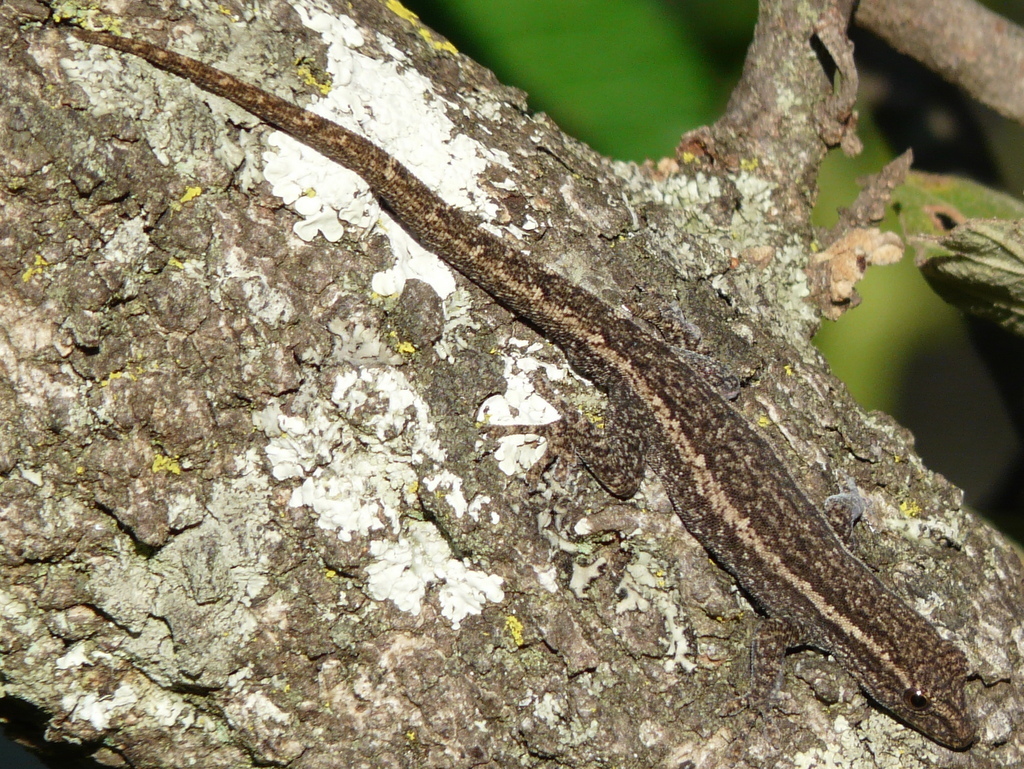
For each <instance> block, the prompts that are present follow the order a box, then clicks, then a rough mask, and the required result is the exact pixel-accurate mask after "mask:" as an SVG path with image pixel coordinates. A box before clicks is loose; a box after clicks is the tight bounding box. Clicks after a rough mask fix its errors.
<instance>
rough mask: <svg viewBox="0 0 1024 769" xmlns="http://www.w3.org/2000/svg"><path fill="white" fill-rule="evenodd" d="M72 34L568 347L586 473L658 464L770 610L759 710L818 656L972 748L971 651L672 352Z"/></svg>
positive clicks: (756, 678)
mask: <svg viewBox="0 0 1024 769" xmlns="http://www.w3.org/2000/svg"><path fill="white" fill-rule="evenodd" d="M74 34H75V35H76V36H77V37H79V38H80V39H82V40H84V41H86V42H89V43H96V44H99V45H104V46H108V47H110V48H115V49H118V50H121V51H125V52H128V53H131V54H134V55H136V56H140V57H142V58H143V59H145V60H146V61H148V62H150V63H151V64H153V65H154V66H156V67H159V68H160V69H163V70H166V71H168V72H171V73H173V74H175V75H178V76H180V77H183V78H186V79H188V80H190V81H192V82H193V83H195V84H196V85H198V86H199V87H200V88H203V89H204V90H206V91H209V92H211V93H214V94H217V95H219V96H222V97H224V98H227V99H229V100H231V101H233V102H234V103H236V104H238V105H239V106H241V107H242V108H244V109H246V110H248V111H249V112H251V113H252V114H253V115H255V116H257V117H258V118H259V119H261V120H263V121H265V122H266V123H268V124H270V125H272V126H274V127H275V128H278V129H280V130H282V131H284V132H286V133H288V134H290V135H291V136H293V137H295V138H296V139H298V140H299V141H300V142H303V143H304V144H306V145H308V146H310V147H312V148H313V149H315V150H317V151H318V152H320V153H321V154H323V155H324V156H326V157H327V158H329V159H331V160H333V161H335V162H337V163H339V164H341V165H342V166H345V167H346V168H349V169H351V170H353V171H355V172H356V173H358V174H359V175H360V176H361V177H362V178H363V179H364V180H365V181H366V182H367V184H368V185H369V186H370V188H371V189H372V190H373V192H374V194H376V195H377V196H378V197H379V198H380V200H381V201H382V202H383V203H384V204H385V205H386V206H387V208H388V209H389V210H390V211H391V212H393V214H394V215H395V216H396V218H397V219H398V221H399V222H400V223H401V224H402V226H403V227H404V228H405V229H406V230H407V231H408V232H409V233H410V234H411V235H412V236H413V237H414V238H416V240H418V241H419V242H420V243H421V244H422V245H423V246H424V247H426V248H427V249H429V250H431V251H433V252H434V253H435V254H437V255H438V256H439V257H441V259H443V260H444V261H445V262H447V263H448V264H449V265H450V266H451V267H453V268H454V269H456V270H457V271H458V272H460V273H462V275H464V276H465V277H466V278H468V279H469V280H471V281H472V282H473V283H475V284H476V285H478V286H479V287H480V288H482V289H483V290H484V291H486V292H487V293H488V294H489V295H491V296H492V297H493V298H494V299H495V300H496V301H497V302H498V303H499V304H501V305H502V306H504V307H505V308H507V309H508V310H510V311H511V312H513V313H514V314H515V315H516V316H518V317H519V318H520V319H521V320H523V321H525V322H526V323H527V324H529V325H530V326H532V327H533V328H535V329H536V330H537V331H539V332H540V333H541V334H542V335H543V336H544V337H546V338H547V339H549V340H550V341H551V342H553V343H554V344H556V345H558V347H560V348H561V349H562V350H563V351H564V353H565V355H566V357H567V358H568V360H569V363H570V365H572V367H573V368H574V369H575V370H577V371H578V372H579V373H580V374H582V375H584V376H586V377H587V378H589V379H590V380H591V381H592V382H594V384H595V385H596V386H597V387H599V388H600V389H601V390H603V391H604V392H605V393H606V395H607V398H608V419H607V422H606V427H605V429H603V430H600V431H597V430H594V429H592V428H587V427H586V426H585V425H584V424H583V423H582V422H581V421H580V420H573V419H569V420H567V422H568V424H567V426H566V430H567V431H568V432H569V433H570V435H571V436H573V437H575V441H574V446H575V448H576V450H577V452H578V454H579V456H580V457H581V458H582V459H583V461H584V463H585V464H586V465H587V467H588V468H589V469H590V470H591V471H592V473H593V474H594V476H595V477H596V478H597V479H598V480H599V481H600V483H601V484H602V485H603V486H604V487H605V488H606V489H607V490H608V491H609V492H610V493H612V494H614V495H615V496H618V497H622V498H625V497H629V496H631V495H633V494H634V493H635V492H636V490H637V489H638V487H639V484H640V481H641V478H642V476H643V472H644V469H645V467H647V466H649V467H651V468H652V469H653V470H654V471H655V472H656V473H657V474H658V475H659V476H660V477H661V479H662V481H663V482H664V484H665V487H666V489H667V491H668V495H669V497H670V498H671V500H672V503H673V506H674V508H675V511H676V512H677V513H678V515H679V516H680V518H681V519H682V521H683V523H684V524H685V526H686V528H687V529H688V530H689V531H690V533H691V534H693V536H694V537H696V538H697V539H698V540H699V541H700V542H701V544H702V545H703V546H704V547H705V548H706V549H707V551H708V552H709V553H710V554H711V555H712V556H713V557H714V559H715V561H716V562H717V563H718V564H720V565H721V566H722V567H723V568H724V569H726V570H727V571H728V572H729V573H730V574H731V575H732V576H733V577H734V578H735V579H736V581H737V582H738V583H739V585H740V586H741V587H742V588H743V589H744V590H745V591H746V593H747V594H748V595H749V596H750V597H751V598H752V599H753V600H754V602H755V603H756V604H757V606H758V607H759V608H760V609H761V610H763V611H764V613H765V614H766V615H767V617H768V618H767V619H766V620H765V621H764V622H762V623H761V625H760V627H759V629H758V632H757V636H756V638H755V641H754V643H753V646H752V650H751V664H752V673H751V687H750V691H751V693H750V695H749V697H748V698H747V700H748V701H749V702H752V703H755V704H763V703H764V702H765V701H766V700H767V699H768V697H769V696H770V694H771V693H772V692H773V691H774V689H775V688H776V687H777V686H778V683H779V681H780V677H781V670H782V667H781V663H782V657H783V655H784V654H785V651H786V649H787V648H790V647H792V646H796V645H810V646H813V647H815V648H818V649H821V650H824V651H827V652H830V653H831V654H833V655H834V656H835V657H836V659H837V660H838V661H839V662H840V664H841V665H842V666H843V667H844V668H845V669H846V670H848V671H849V672H850V674H851V675H852V676H853V677H854V679H856V681H857V682H858V684H859V685H860V686H861V687H862V689H863V690H864V691H865V692H866V693H867V694H868V696H869V697H870V698H871V699H872V700H874V701H875V702H876V703H877V704H879V705H880V706H882V707H883V708H884V709H885V710H887V711H888V712H889V713H891V714H892V715H894V716H895V717H897V718H898V719H900V720H901V721H903V722H905V723H906V724H909V725H910V726H912V727H913V728H915V729H917V730H919V731H920V732H922V733H923V734H925V735H927V736H928V737H930V738H931V739H933V740H935V741H936V742H938V743H940V744H943V745H946V746H948V747H950V748H956V749H963V748H967V747H969V746H970V745H971V744H972V743H973V742H974V740H975V738H976V726H975V723H974V720H973V718H972V716H971V714H970V713H969V712H968V710H967V707H966V705H965V701H964V685H965V682H966V680H967V676H968V667H967V661H966V658H965V657H964V655H963V653H962V652H961V651H960V650H959V649H958V648H957V647H956V646H954V645H953V644H952V643H950V642H949V641H945V640H943V639H942V637H941V636H940V635H939V634H938V632H937V631H936V630H935V628H934V627H932V625H931V624H929V623H928V622H927V621H926V620H925V619H924V618H923V617H922V616H920V615H919V614H917V613H916V612H914V611H912V610H911V609H910V608H908V607H907V605H906V604H905V603H903V601H901V600H900V599H899V598H897V597H896V595H895V594H894V593H893V592H891V591H890V590H889V589H888V588H887V587H885V586H884V585H883V584H882V583H881V582H880V581H879V580H878V578H877V577H875V576H874V574H872V572H871V571H869V570H868V569H867V568H866V567H865V566H864V564H863V563H861V561H859V560H858V559H857V558H856V557H855V556H854V555H853V553H852V552H851V551H850V549H849V547H848V546H847V542H846V541H844V540H845V538H844V537H841V536H839V535H837V534H836V532H835V531H834V530H833V528H832V527H831V526H830V525H829V522H828V521H827V519H826V516H825V515H824V514H823V512H822V511H821V510H819V508H818V507H817V506H816V505H815V504H813V503H812V502H811V500H810V499H809V498H808V496H807V494H805V493H804V491H803V490H802V489H801V488H800V486H799V484H798V483H797V482H796V481H795V480H794V478H793V476H792V475H791V473H790V472H789V470H788V469H787V468H786V466H785V465H784V463H783V462H782V460H780V459H779V457H778V456H776V454H775V453H774V452H773V450H772V449H771V448H770V446H769V445H768V443H767V442H766V441H765V439H764V438H763V437H761V436H760V435H759V434H758V433H757V432H756V431H755V430H754V429H753V428H752V427H751V426H750V425H749V424H748V423H747V421H746V420H745V419H744V417H743V416H741V415H740V414H739V413H738V412H737V411H736V410H735V409H734V408H733V407H732V406H731V405H730V404H729V403H728V402H727V400H726V399H725V398H723V397H722V395H720V393H719V392H718V391H717V390H716V389H715V387H714V386H713V385H712V384H710V383H709V382H708V381H707V380H706V378H705V377H703V376H701V375H699V374H698V373H697V372H695V371H694V369H693V368H692V367H691V365H689V364H688V363H687V362H686V361H685V360H682V359H680V357H679V356H678V355H677V354H676V353H675V352H674V350H673V349H672V347H671V346H669V345H668V344H667V343H666V342H665V341H663V340H662V339H660V338H659V337H658V336H656V335H655V334H652V333H650V332H649V331H647V330H646V329H645V328H642V327H641V326H640V325H639V324H637V323H636V322H634V321H632V320H630V319H629V318H626V317H623V315H622V314H621V313H619V312H617V311H616V310H615V309H614V308H613V307H611V306H610V305H608V304H607V303H605V302H603V301H602V300H600V299H599V298H598V297H597V296H595V295H594V294H591V293H589V292H587V291H585V290H583V289H581V288H579V287H578V286H576V285H574V284H573V283H571V282H569V281H568V280H566V279H565V278H563V277H562V276H560V275H559V274H557V273H555V272H553V271H551V270H549V269H547V268H545V267H543V266H541V265H540V264H538V263H537V262H535V261H533V260H532V259H530V258H529V257H527V256H526V255H525V254H523V253H521V252H519V251H518V250H516V249H514V248H512V247H511V246H509V245H507V244H506V243H504V242H503V241H502V240H501V239H500V238H499V237H497V236H495V235H492V234H491V233H489V232H487V231H486V230H484V229H482V228H481V227H480V226H479V223H478V222H477V221H475V220H474V219H473V218H472V217H471V216H469V215H468V214H466V213H464V212H462V211H460V210H458V209H456V208H453V207H452V206H450V205H448V204H446V203H445V202H444V201H443V200H441V199H440V198H439V197H438V196H437V195H436V194H435V193H434V192H433V191H431V190H430V189H429V188H428V187H427V186H426V185H424V184H423V183H422V182H421V181H420V180H419V179H417V178H416V177H415V176H414V175H413V174H412V173H411V172H410V171H409V170H408V169H406V168H405V167H404V166H403V165H402V164H401V163H399V162H398V161H397V160H396V159H395V158H393V157H391V156H390V155H388V154H387V153H385V152H384V151H382V150H381V149H379V148H378V147H376V146H375V145H373V144H372V143H370V142H369V141H367V140H366V139H364V138H362V137H360V136H358V135H356V134H355V133H353V132H351V131H349V130H347V129H345V128H342V127H341V126H339V125H336V124H335V123H333V122H331V121H329V120H326V119H324V118H322V117H319V116H317V115H315V114H313V113H311V112H308V111H306V110H303V109H301V108H299V107H296V106H294V105H293V104H290V103H288V102H286V101H284V100H283V99H280V98H278V97H276V96H273V95H271V94H269V93H266V92H265V91H262V90H261V89H259V88H256V87H255V86H252V85H248V84H247V83H244V82H242V81H240V80H238V79H237V78H234V77H232V76H230V75H228V74H225V73H224V72H221V71H219V70H216V69H214V68H212V67H209V66H207V65H205V64H202V63H200V62H198V61H195V60H193V59H190V58H187V57H185V56H181V55H178V54H175V53H172V52H170V51H167V50H164V49H161V48H159V47H157V46H154V45H151V44H149V43H146V42H142V41H139V40H133V39H127V38H122V37H116V36H114V35H110V34H107V33H103V32H92V31H84V30H74Z"/></svg>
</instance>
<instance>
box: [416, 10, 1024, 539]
mask: <svg viewBox="0 0 1024 769" xmlns="http://www.w3.org/2000/svg"><path fill="white" fill-rule="evenodd" d="M405 5H406V7H408V8H409V9H410V10H412V11H414V12H415V13H417V14H419V16H420V17H421V19H422V20H423V21H424V23H426V24H427V25H428V26H430V27H432V28H433V29H435V30H436V31H437V32H439V33H441V34H442V35H444V36H446V37H447V38H448V39H449V40H451V41H452V42H453V43H454V44H455V45H456V47H457V48H458V49H459V50H460V51H461V52H462V53H465V54H467V55H469V56H471V57H472V58H474V59H476V60H477V61H480V62H481V63H483V64H485V65H486V66H487V67H489V68H490V69H492V70H494V72H495V73H496V74H497V75H498V77H499V79H500V80H502V82H505V83H508V84H510V85H514V86H517V87H519V88H521V89H523V90H525V91H527V92H528V94H529V102H530V107H531V109H533V110H535V111H543V112H546V113H548V114H549V115H551V116H552V118H553V119H554V120H555V121H556V122H557V123H558V124H559V125H560V126H561V127H562V128H563V129H564V130H566V131H567V132H568V133H570V134H572V135H574V136H576V137H577V138H579V139H582V140H583V141H586V142H587V143H588V144H590V145H591V146H592V147H594V148H595V149H597V150H598V151H600V152H602V153H603V154H606V155H609V156H611V157H614V158H618V159H621V160H632V161H637V162H640V161H643V160H644V159H646V158H653V159H657V158H660V157H663V156H667V155H671V154H672V153H673V150H674V148H675V145H676V143H677V142H678V139H679V136H680V135H681V134H682V133H683V132H684V131H687V130H689V129H691V128H695V127H697V126H700V125H703V124H706V123H710V122H713V121H714V120H715V118H716V117H717V116H718V115H719V114H720V113H721V111H722V109H723V107H724V106H725V103H726V101H727V99H728V96H729V92H730V89H731V88H732V86H733V85H734V84H735V82H736V81H737V79H738V78H739V74H740V71H741V68H742V64H743V57H744V54H745V51H746V47H747V45H748V44H749V42H750V39H751V36H752V34H753V28H754V23H755V20H756V14H757V3H756V2H755V1H754V0H739V1H737V2H730V3H722V2H715V1H713V0H519V2H509V1H508V0H407V2H406V3H405ZM990 5H992V6H993V7H994V8H995V9H996V10H999V11H1000V12H1002V13H1005V14H1007V15H1010V16H1011V17H1019V15H1020V11H1021V6H1022V3H1021V2H1020V1H1019V0H1017V1H1016V2H1006V3H1001V4H999V3H995V4H990ZM880 48H884V46H882V45H880V44H878V43H877V42H876V41H872V40H868V41H862V40H861V39H860V38H858V40H857V52H858V54H860V53H861V52H862V51H868V52H869V53H870V51H871V50H874V49H880ZM887 55H888V54H886V53H882V55H881V58H882V59H883V60H885V59H886V56H887ZM862 63H863V62H862V61H861V57H860V56H858V68H860V67H861V65H862ZM904 64H906V62H900V61H899V60H896V62H895V64H893V62H892V61H889V62H888V65H889V66H890V67H892V66H895V68H896V69H897V70H899V69H900V68H901V67H902V68H905V67H904ZM872 66H874V65H872ZM882 67H883V69H884V67H885V64H884V63H883V65H882ZM918 83H922V84H923V83H924V75H921V74H920V73H917V74H914V75H913V76H912V78H911V80H910V84H909V88H910V89H911V92H912V93H913V94H914V98H915V99H916V98H917V97H918V93H917V92H919V91H922V90H926V89H925V87H924V86H923V85H921V86H920V87H918V85H917V84H918ZM901 87H902V88H904V89H905V88H907V87H908V86H907V83H906V82H904V83H903V85H902V86H899V85H893V84H891V83H888V82H887V80H886V75H885V73H884V72H881V73H876V72H874V71H871V70H870V68H868V69H865V70H863V71H862V83H861V94H862V98H861V101H862V104H861V105H860V106H859V110H860V115H861V126H860V131H859V133H860V136H861V138H862V140H863V141H864V151H863V153H861V155H860V156H859V157H856V158H852V159H851V158H846V157H844V156H843V155H841V154H840V153H839V152H835V153H833V154H832V155H831V156H830V157H829V158H828V160H827V161H826V164H825V166H824V168H823V172H822V175H821V178H820V181H821V185H820V186H821V189H820V195H819V201H818V206H817V209H816V212H815V217H816V223H817V224H819V225H821V226H828V225H831V224H832V223H833V222H834V221H835V219H836V209H837V207H839V206H843V205H848V204H849V203H850V202H851V201H852V200H853V198H854V196H855V195H856V194H857V191H858V189H859V187H858V186H857V184H856V179H857V178H858V177H862V176H865V175H867V174H871V173H874V172H877V171H878V170H879V169H880V168H881V167H882V166H883V165H884V164H885V163H886V162H887V161H888V160H890V159H891V158H892V157H893V156H894V154H895V153H894V149H895V150H896V151H902V149H903V148H904V147H903V146H896V147H893V146H892V145H893V144H894V143H895V144H901V143H910V144H913V146H914V147H915V152H917V157H918V159H919V160H920V159H921V158H922V157H923V158H924V168H925V170H937V171H959V172H961V173H968V174H970V173H972V171H971V169H970V168H966V169H961V166H960V165H959V164H957V163H953V164H952V165H950V164H947V163H945V162H944V161H945V160H948V159H949V158H950V157H960V156H961V155H963V154H964V153H962V152H961V151H960V150H958V149H956V147H955V145H951V148H950V149H944V148H943V146H937V147H929V146H926V145H928V144H929V142H931V141H932V140H933V139H934V138H935V137H911V138H910V139H907V138H905V137H897V138H896V139H891V138H890V139H889V140H887V139H886V138H883V133H882V131H881V130H880V129H879V127H878V124H876V122H875V120H874V119H873V108H874V106H875V104H874V102H876V101H878V102H880V101H882V100H884V96H885V94H886V93H887V92H888V94H889V96H890V97H893V98H894V99H895V100H896V101H897V102H900V101H902V102H904V104H903V106H905V107H908V108H911V109H914V110H916V112H913V113H912V114H911V115H910V118H909V119H908V117H907V116H906V115H903V116H899V115H897V117H896V119H895V121H894V120H892V119H890V121H889V122H890V123H895V124H896V125H897V129H899V128H900V123H901V122H908V123H909V122H914V119H913V118H915V117H920V119H921V120H920V122H921V123H922V124H923V126H924V127H925V129H927V130H932V131H934V132H937V133H938V134H942V133H943V132H945V133H949V132H950V131H956V130H960V131H961V132H963V131H964V130H965V129H964V126H963V125H958V124H957V122H956V121H957V119H959V118H958V115H959V112H958V111H963V110H964V108H963V106H962V105H960V106H953V107H947V106H946V105H945V103H944V101H943V99H947V98H948V94H945V93H944V92H943V93H939V94H938V95H937V96H936V97H935V98H934V100H933V101H931V102H922V103H921V106H920V107H910V105H911V104H916V103H917V102H916V101H914V100H909V101H908V100H907V99H906V97H905V95H902V94H900V92H899V89H900V88H901ZM939 90H940V91H941V87H940V88H939ZM950 90H952V89H950ZM929 98H931V97H929ZM954 99H955V94H954ZM890 100H892V99H890ZM897 106H899V104H898V105H897ZM947 111H948V112H950V114H948V115H947V114H944V113H945V112H947ZM966 113H967V118H966V119H967V121H968V122H967V128H966V130H967V131H968V132H969V133H977V132H983V134H984V135H983V136H971V137H968V141H969V142H970V141H973V142H974V143H975V144H976V145H981V146H982V147H990V148H992V150H991V153H990V154H991V155H992V156H993V157H1001V158H1002V160H1003V164H1004V167H1006V168H1009V169H1010V171H1011V173H1004V172H1002V171H999V172H998V173H996V174H993V173H992V172H991V169H989V172H988V174H987V175H988V176H989V177H990V178H982V179H981V180H982V181H989V182H990V181H992V177H993V176H996V177H1000V176H1001V177H1002V178H1003V179H1004V180H1005V185H1006V189H1007V191H1009V192H1013V193H1015V194H1019V193H1020V190H1021V184H1022V183H1024V180H1022V179H1021V178H1020V177H1019V173H1018V172H1017V171H1016V169H1018V168H1019V167H1020V165H1021V164H1020V162H1019V158H1020V152H1019V147H1020V146H1021V144H1020V142H1021V132H1020V130H1019V128H1017V127H1014V126H1008V125H1006V124H1005V122H1004V121H1000V120H998V119H996V118H994V117H993V116H992V115H990V114H987V113H985V112H984V110H980V109H977V108H975V107H973V106H971V107H968V108H966ZM890 118H891V116H890ZM950 126H952V128H951V127H950ZM897 132H898V131H897ZM939 138H940V139H941V138H943V137H941V136H940V137H939ZM933 158H939V160H938V161H937V162H936V161H934V160H932V159H933ZM930 166H931V167H930ZM916 167H918V168H921V167H922V165H921V163H916ZM1013 173H1018V176H1017V177H1016V178H1014V177H1013ZM980 175H981V176H983V177H984V176H986V174H985V173H982V174H980ZM858 290H859V292H860V293H861V295H862V296H863V298H864V302H863V304H862V305H861V306H860V307H858V308H856V309H855V310H853V311H852V312H849V313H847V314H846V315H845V316H844V317H843V318H842V319H841V320H839V321H838V322H835V323H832V322H828V321H826V322H825V323H824V325H823V327H822V329H821V331H820V332H819V334H818V335H817V337H816V339H815V342H816V344H817V345H818V346H819V348H820V349H821V350H822V352H823V353H824V354H825V355H826V357H827V358H828V360H829V362H830V364H831V366H832V368H833V370H834V371H835V373H836V374H837V375H838V376H839V377H840V378H841V379H842V380H843V381H844V382H846V384H847V385H848V386H849V388H850V390H851V392H852V393H853V395H854V397H856V399H857V400H858V402H860V403H861V404H862V405H863V406H865V407H866V408H870V409H880V410H883V411H886V412H888V413H890V414H893V415H894V416H895V417H896V418H897V419H898V420H900V421H901V423H903V424H905V425H907V426H908V427H910V428H911V430H912V431H913V432H914V433H915V436H916V437H917V441H918V444H917V445H918V450H919V451H920V452H921V454H922V455H923V456H924V458H925V461H926V463H927V464H928V465H929V467H931V468H932V469H935V470H937V471H939V472H942V473H943V474H945V475H946V476H947V477H949V478H950V479H951V480H953V481H954V482H955V483H957V484H958V485H960V486H961V487H963V488H965V489H966V491H967V499H968V503H973V504H975V505H981V506H982V507H984V505H985V503H984V500H985V499H986V498H990V497H991V496H992V495H993V493H994V489H995V488H996V487H998V486H999V485H1000V483H1001V482H1002V481H1004V480H1005V479H1006V476H1007V474H1008V473H1011V472H1016V470H1014V469H1013V465H1012V463H1013V459H1014V455H1015V453H1016V451H1017V446H1016V440H1015V438H1014V435H1013V433H1012V430H1011V429H1010V427H1009V426H1008V424H1007V416H1006V412H1005V409H1004V408H1003V406H1002V405H1001V403H1000V402H999V399H998V397H997V393H996V389H995V387H994V385H993V384H992V381H991V380H990V379H989V378H988V374H987V373H986V371H985V369H984V366H983V365H982V364H981V363H980V361H979V359H978V358H977V356H976V355H975V354H974V353H973V352H972V350H971V348H970V345H969V343H968V339H967V335H966V333H965V327H964V324H963V321H962V319H961V317H960V315H959V313H958V312H957V311H956V310H954V309H953V308H951V307H949V306H948V305H946V304H944V303H943V302H942V301H941V300H940V299H938V297H936V296H935V294H934V293H933V292H932V291H931V290H930V289H929V288H928V286H927V284H926V283H925V282H924V280H923V279H922V278H921V276H920V275H919V274H918V271H917V269H916V268H915V267H914V266H913V263H912V260H911V259H910V258H907V259H904V261H903V262H902V263H901V264H899V265H895V266H891V267H884V268H873V269H871V270H869V271H868V275H867V277H866V279H865V280H864V281H862V283H860V284H859V285H858ZM989 512H991V511H989ZM1004 512H1006V511H1004ZM1010 512H1011V513H1012V512H1013V511H1010ZM1000 525H1002V526H1003V528H1004V529H1006V530H1009V531H1013V530H1015V519H1013V518H1012V517H1011V520H1010V521H1009V523H1006V522H1001V523H1000Z"/></svg>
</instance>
